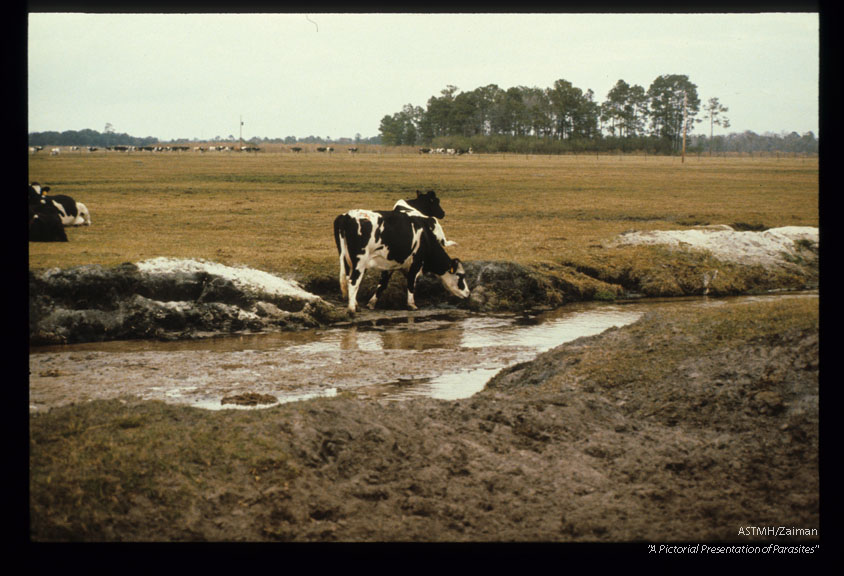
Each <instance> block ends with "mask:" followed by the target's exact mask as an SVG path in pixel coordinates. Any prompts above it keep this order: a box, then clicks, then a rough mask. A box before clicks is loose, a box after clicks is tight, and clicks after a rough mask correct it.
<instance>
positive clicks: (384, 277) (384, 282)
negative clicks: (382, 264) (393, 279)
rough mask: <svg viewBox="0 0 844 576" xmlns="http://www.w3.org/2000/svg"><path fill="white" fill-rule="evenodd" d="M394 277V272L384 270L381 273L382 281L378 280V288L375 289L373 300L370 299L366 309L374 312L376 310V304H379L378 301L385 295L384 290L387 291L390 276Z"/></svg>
mask: <svg viewBox="0 0 844 576" xmlns="http://www.w3.org/2000/svg"><path fill="white" fill-rule="evenodd" d="M392 275H393V272H392V270H384V271H383V272H381V279H380V280H378V287H377V288H376V289H375V294H373V295H372V298H370V299H369V302H368V303H367V305H366V307H367V308H369V309H370V310H372V309H373V308H375V303H376V302H378V299H379V298H380V297H381V295H382V294H383V293H384V290H386V289H387V284H389V283H390V276H392Z"/></svg>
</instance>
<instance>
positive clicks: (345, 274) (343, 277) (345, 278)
mask: <svg viewBox="0 0 844 576" xmlns="http://www.w3.org/2000/svg"><path fill="white" fill-rule="evenodd" d="M347 266H348V264H346V258H345V257H344V255H343V254H340V294H342V295H343V299H344V300H345V299H346V298H348V297H349V270H348V269H347Z"/></svg>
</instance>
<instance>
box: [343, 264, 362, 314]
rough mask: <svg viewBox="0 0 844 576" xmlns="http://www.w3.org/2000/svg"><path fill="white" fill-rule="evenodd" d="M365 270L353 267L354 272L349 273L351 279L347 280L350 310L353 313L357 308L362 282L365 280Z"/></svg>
mask: <svg viewBox="0 0 844 576" xmlns="http://www.w3.org/2000/svg"><path fill="white" fill-rule="evenodd" d="M363 272H364V271H363V270H361V269H359V267H355V268H353V269H352V273H351V274H350V275H349V281H348V282H347V285H348V289H349V312H351V313H352V314H354V313H355V312H356V310H357V304H358V290H359V289H360V283H361V282H362V281H363Z"/></svg>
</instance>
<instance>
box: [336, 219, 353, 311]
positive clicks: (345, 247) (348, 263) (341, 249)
mask: <svg viewBox="0 0 844 576" xmlns="http://www.w3.org/2000/svg"><path fill="white" fill-rule="evenodd" d="M351 220H352V218H351V217H350V216H349V215H348V214H341V215H339V216H337V218H335V219H334V243H335V244H336V245H337V253H338V254H339V256H340V292H341V293H342V294H343V297H344V298H345V297H346V295H347V290H348V286H347V278H348V276H349V273H350V272H351V269H352V258H351V256H350V255H349V242H348V239H347V237H346V230H347V228H348V226H349V225H351V224H353V223H352V222H351Z"/></svg>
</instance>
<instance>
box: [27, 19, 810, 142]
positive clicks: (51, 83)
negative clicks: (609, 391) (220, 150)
mask: <svg viewBox="0 0 844 576" xmlns="http://www.w3.org/2000/svg"><path fill="white" fill-rule="evenodd" d="M27 72H28V77H29V81H28V102H29V131H30V132H43V131H48V130H55V131H60V132H61V131H65V130H82V129H85V128H90V129H92V130H97V131H99V132H102V131H104V129H105V125H106V123H109V124H111V125H112V127H113V129H114V130H115V131H116V132H119V133H127V134H130V135H132V136H138V137H145V136H154V137H157V138H160V139H162V140H171V139H174V138H188V139H191V138H199V139H212V138H214V137H216V136H220V137H222V138H227V137H228V136H229V135H233V136H235V137H237V136H239V121H240V118H241V116H242V117H243V122H244V125H243V137H244V139H249V138H252V137H254V136H258V137H260V138H263V137H269V138H283V137H285V136H297V137H306V136H310V135H313V136H321V137H323V138H325V137H328V136H330V137H332V138H339V137H350V138H353V137H354V136H355V134H358V133H359V134H361V135H362V136H363V137H369V136H376V135H377V134H378V126H379V124H380V121H381V118H383V117H384V116H385V115H392V114H393V113H395V112H398V111H400V110H401V108H402V106H404V105H405V104H413V105H414V106H421V107H423V108H425V107H426V105H427V101H428V99H429V98H430V97H431V96H439V95H440V92H441V91H442V90H443V89H444V88H445V87H446V86H448V85H454V86H457V87H458V89H459V91H471V90H474V89H475V88H478V87H480V86H486V85H488V84H497V85H498V86H499V87H501V88H502V89H507V88H510V87H513V86H529V87H534V86H537V87H540V88H548V87H551V86H552V85H553V84H554V82H555V81H556V80H559V79H564V80H568V81H569V82H571V83H572V84H573V85H574V86H576V87H578V88H580V89H582V90H584V91H586V90H587V89H592V90H593V91H594V93H595V100H596V101H597V102H599V103H600V102H603V101H604V100H605V99H606V95H607V92H609V90H610V89H611V88H612V87H613V85H615V83H616V82H617V81H618V80H619V79H623V80H624V81H625V82H627V83H628V84H631V85H632V84H639V85H641V86H642V87H643V88H645V89H646V90H647V88H648V87H649V86H650V85H651V83H652V82H653V80H654V79H655V78H657V77H658V76H660V75H663V74H685V75H687V76H688V77H689V80H690V81H691V82H693V83H694V84H695V85H697V88H698V96H699V97H700V99H701V102H702V103H703V102H706V101H707V100H708V99H709V98H712V97H717V98H719V99H720V101H721V103H722V104H723V105H725V106H727V107H729V112H728V113H727V114H726V116H727V117H728V118H729V119H730V121H731V127H730V128H729V129H728V130H727V131H723V130H722V131H720V133H725V132H743V131H745V130H752V131H754V132H756V133H759V134H762V133H764V132H774V133H780V132H782V131H786V132H792V131H795V132H798V133H800V134H802V133H805V132H807V131H810V130H811V131H812V132H814V133H815V134H816V135H818V134H819V133H818V125H819V120H818V97H819V96H818V94H819V90H818V73H819V17H818V15H817V14H811V13H807V14H801V13H767V14H595V15H590V14H380V13H378V14H225V15H223V14H219V15H217V14H45V13H34V14H29V20H28V71H27ZM701 116H703V114H702V113H701V114H700V115H699V117H701ZM717 130H718V129H717V127H716V134H717V133H719V132H718V131H717ZM702 131H703V130H702V128H700V127H698V128H697V132H702ZM704 132H705V133H708V129H707V130H706V131H704Z"/></svg>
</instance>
